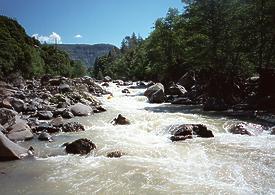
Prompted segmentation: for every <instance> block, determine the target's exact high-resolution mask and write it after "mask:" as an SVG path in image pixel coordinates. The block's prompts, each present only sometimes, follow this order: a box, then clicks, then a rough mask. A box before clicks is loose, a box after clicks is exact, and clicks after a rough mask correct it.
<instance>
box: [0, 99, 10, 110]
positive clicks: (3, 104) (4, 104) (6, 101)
mask: <svg viewBox="0 0 275 195" xmlns="http://www.w3.org/2000/svg"><path fill="white" fill-rule="evenodd" d="M0 106H1V107H3V108H7V109H13V107H12V105H11V102H10V101H9V99H8V98H6V99H4V100H2V102H1V104H0Z"/></svg>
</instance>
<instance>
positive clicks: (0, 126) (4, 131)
mask: <svg viewBox="0 0 275 195" xmlns="http://www.w3.org/2000/svg"><path fill="white" fill-rule="evenodd" d="M0 132H2V133H6V128H5V127H3V126H2V125H1V124H0Z"/></svg>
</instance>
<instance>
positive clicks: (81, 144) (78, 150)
mask: <svg viewBox="0 0 275 195" xmlns="http://www.w3.org/2000/svg"><path fill="white" fill-rule="evenodd" d="M95 148H96V145H95V144H94V143H93V142H92V141H90V140H89V139H78V140H76V141H74V142H72V143H70V144H68V145H67V146H66V148H65V150H66V152H67V153H70V154H81V155H84V154H88V153H90V152H91V151H92V150H93V149H95Z"/></svg>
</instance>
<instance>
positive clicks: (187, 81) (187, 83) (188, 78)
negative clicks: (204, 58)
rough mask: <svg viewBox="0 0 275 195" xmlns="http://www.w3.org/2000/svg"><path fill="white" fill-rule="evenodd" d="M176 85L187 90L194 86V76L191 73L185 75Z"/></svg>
mask: <svg viewBox="0 0 275 195" xmlns="http://www.w3.org/2000/svg"><path fill="white" fill-rule="evenodd" d="M178 84H179V85H181V86H183V87H185V88H186V89H187V90H189V89H191V87H192V86H194V85H195V84H196V79H195V75H194V73H192V72H187V73H185V74H184V75H183V76H182V77H181V78H180V79H179V80H178Z"/></svg>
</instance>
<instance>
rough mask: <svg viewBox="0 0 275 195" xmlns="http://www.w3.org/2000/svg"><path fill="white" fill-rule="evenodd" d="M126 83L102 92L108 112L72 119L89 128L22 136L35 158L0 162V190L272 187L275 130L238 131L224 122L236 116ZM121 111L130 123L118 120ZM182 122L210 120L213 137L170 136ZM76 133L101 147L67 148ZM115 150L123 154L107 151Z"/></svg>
mask: <svg viewBox="0 0 275 195" xmlns="http://www.w3.org/2000/svg"><path fill="white" fill-rule="evenodd" d="M121 89H122V88H117V87H116V86H115V85H112V86H111V87H109V88H108V90H110V91H112V92H113V98H111V99H108V98H107V96H106V97H102V98H100V99H101V101H102V102H103V105H104V106H105V108H107V112H104V113H100V114H95V115H92V116H89V117H83V118H74V119H72V120H73V121H79V122H81V123H82V124H84V125H85V127H86V131H85V132H80V133H59V134H56V135H55V136H54V140H55V141H54V142H52V143H45V142H41V141H37V139H33V140H32V141H28V142H23V143H20V144H21V145H23V146H26V147H28V146H30V145H32V146H33V147H34V148H35V150H36V155H37V156H38V157H36V158H35V159H26V160H21V161H13V162H5V163H0V184H1V186H0V194H1V195H4V194H94V193H95V194H194V193H196V194H275V136H271V135H269V132H268V131H264V132H263V133H261V134H260V135H257V136H242V135H233V134H230V133H228V132H227V129H228V127H229V126H230V125H232V124H234V123H237V122H241V121H240V120H238V119H232V118H228V117H221V116H217V115H213V114H212V115H209V114H205V113H203V112H201V110H200V108H199V107H195V106H193V107H187V106H179V105H170V104H149V103H148V102H147V98H146V97H144V96H142V94H143V92H144V90H141V89H130V91H131V94H130V95H128V96H127V95H125V94H122V93H121ZM119 113H121V114H122V115H124V116H126V117H127V118H128V119H129V120H130V121H131V125H127V126H113V125H112V124H111V123H110V122H111V120H112V119H113V118H115V117H116V116H117V115H118V114H119ZM183 123H202V124H205V125H206V126H207V127H208V128H209V129H211V130H212V131H213V133H214V135H215V137H214V138H207V139H206V138H204V139H203V138H196V139H192V140H186V141H182V142H174V143H172V142H171V141H170V140H169V137H170V134H169V127H171V125H176V124H183ZM251 128H252V127H251ZM253 128H257V126H256V127H255V125H254V126H253ZM78 138H89V139H91V140H92V141H93V142H94V143H95V144H96V145H97V149H96V150H95V151H94V152H93V153H91V154H89V155H87V156H78V155H66V154H65V153H64V148H62V147H61V145H62V144H63V143H65V142H68V141H74V140H76V139H78ZM115 150H120V151H123V152H125V153H126V155H125V156H123V157H121V158H117V159H114V158H107V157H106V153H108V152H110V151H115Z"/></svg>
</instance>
